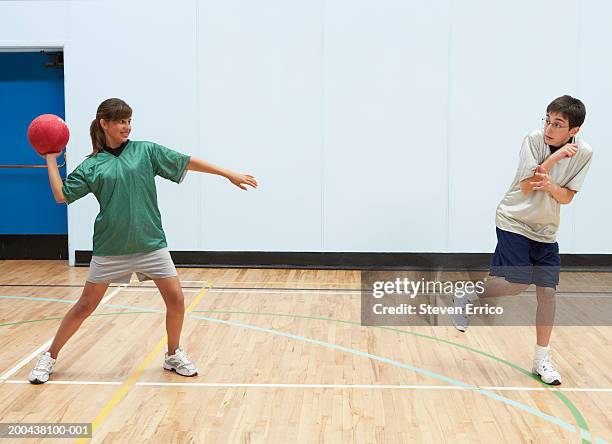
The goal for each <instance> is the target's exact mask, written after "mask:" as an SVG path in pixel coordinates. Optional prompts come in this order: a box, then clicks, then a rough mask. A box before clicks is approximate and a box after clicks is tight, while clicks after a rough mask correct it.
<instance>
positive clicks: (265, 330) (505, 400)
mask: <svg viewBox="0 0 612 444" xmlns="http://www.w3.org/2000/svg"><path fill="white" fill-rule="evenodd" d="M190 317H191V318H194V319H201V320H205V321H209V322H215V323H218V324H225V325H229V326H233V327H240V328H244V329H248V330H254V331H259V332H262V333H269V334H273V335H277V336H283V337H286V338H289V339H295V340H298V341H302V342H307V343H310V344H314V345H320V346H322V347H326V348H329V349H332V350H339V351H343V352H345V353H350V354H354V355H357V356H363V357H366V358H369V359H373V360H375V361H379V362H383V363H385V364H390V365H393V366H395V367H400V368H404V369H407V370H411V371H413V372H415V373H419V374H422V375H425V376H428V377H430V378H433V379H437V380H439V381H444V382H447V383H449V384H452V385H455V386H458V387H463V388H466V389H471V390H472V391H474V392H476V393H480V394H482V395H484V396H487V397H489V398H492V399H495V400H497V401H501V402H503V403H504V404H507V405H510V406H513V407H516V408H518V409H520V410H523V411H526V412H528V413H531V414H532V415H535V416H537V417H539V418H541V419H544V420H546V421H548V422H550V423H553V424H555V425H557V426H559V427H561V428H562V429H565V430H567V431H570V432H572V433H576V432H579V433H580V434H581V436H582V437H583V438H584V439H588V440H590V439H591V435H590V433H589V432H588V431H586V430H584V429H581V428H580V429H578V430H577V428H576V426H574V425H573V424H570V423H568V422H565V421H563V420H561V419H559V418H557V417H555V416H552V415H549V414H547V413H544V412H541V411H540V410H537V409H535V408H533V407H530V406H528V405H525V404H522V403H520V402H517V401H513V400H512V399H509V398H506V397H504V396H501V395H498V394H496V393H493V392H491V391H489V390H485V389H481V388H479V387H476V386H474V385H470V384H467V383H465V382H462V381H459V380H457V379H454V378H450V377H448V376H444V375H440V374H438V373H434V372H432V371H429V370H426V369H422V368H420V367H415V366H413V365H410V364H404V363H402V362H398V361H394V360H392V359H389V358H385V357H382V356H378V355H373V354H371V353H367V352H364V351H361V350H356V349H353V348H348V347H344V346H341V345H337V344H332V343H330V342H324V341H319V340H317V339H312V338H308V337H305V336H300V335H294V334H292V333H286V332H282V331H278V330H274V329H270V328H264V327H258V326H256V325H251V324H244V323H241V322H235V321H226V320H223V319H215V318H210V317H208V316H197V315H190Z"/></svg>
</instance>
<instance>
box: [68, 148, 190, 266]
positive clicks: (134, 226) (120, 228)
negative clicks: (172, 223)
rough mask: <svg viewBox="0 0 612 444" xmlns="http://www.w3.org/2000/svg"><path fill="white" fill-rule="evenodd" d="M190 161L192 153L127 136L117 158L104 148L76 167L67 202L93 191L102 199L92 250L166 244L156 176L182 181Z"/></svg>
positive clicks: (117, 251)
mask: <svg viewBox="0 0 612 444" xmlns="http://www.w3.org/2000/svg"><path fill="white" fill-rule="evenodd" d="M188 163H189V156H187V155H185V154H181V153H177V152H176V151H172V150H170V149H168V148H166V147H163V146H161V145H158V144H156V143H153V142H140V141H129V142H128V144H127V145H126V146H125V148H124V149H123V152H122V153H121V155H120V156H118V157H115V156H114V155H112V154H111V153H108V152H106V151H101V152H99V153H98V154H97V155H96V156H92V157H89V158H87V159H85V160H84V161H83V162H82V163H81V164H80V165H79V166H78V167H76V169H75V170H74V171H73V172H72V173H70V174H69V175H68V177H67V178H66V181H65V182H64V187H63V188H62V191H63V192H64V197H65V199H66V203H68V204H71V203H72V202H74V201H76V200H77V199H80V198H81V197H83V196H86V195H87V194H89V193H90V192H91V193H93V194H94V196H96V199H97V200H98V203H99V204H100V213H99V214H98V216H97V217H96V222H95V225H94V236H93V254H94V255H96V256H118V255H125V254H135V253H147V252H149V251H154V250H158V249H160V248H165V247H167V246H168V245H167V243H166V235H165V234H164V230H163V228H162V220H161V214H160V212H159V208H158V206H157V189H156V187H155V176H161V177H163V178H165V179H168V180H171V181H173V182H176V183H180V182H181V181H182V180H183V178H184V176H185V174H186V168H187V164H188Z"/></svg>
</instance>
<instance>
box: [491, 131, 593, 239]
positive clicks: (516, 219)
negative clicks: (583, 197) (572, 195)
mask: <svg viewBox="0 0 612 444" xmlns="http://www.w3.org/2000/svg"><path fill="white" fill-rule="evenodd" d="M575 143H576V144H577V145H578V152H577V153H576V154H575V155H574V156H573V157H571V158H570V157H565V158H563V159H561V160H560V161H558V162H557V163H556V164H555V165H554V166H553V167H552V169H551V171H550V178H551V180H552V181H553V182H555V183H556V184H557V185H559V186H561V187H564V188H569V189H570V190H574V191H580V189H581V188H582V183H583V182H584V179H585V177H586V174H587V171H588V170H589V166H590V164H591V157H592V156H593V150H592V149H591V147H590V145H589V144H588V143H586V142H585V141H584V140H582V139H576V141H575ZM550 155H551V152H550V148H549V146H548V145H547V144H546V142H545V141H544V131H543V130H541V129H540V130H535V131H532V132H531V133H529V134H528V135H527V136H526V137H525V139H524V140H523V146H522V147H521V152H520V155H519V157H520V159H519V166H518V170H517V172H516V176H515V177H514V181H513V182H512V185H510V189H509V190H508V191H507V192H506V195H505V196H504V198H503V199H502V201H501V202H500V203H499V205H498V206H497V214H496V218H495V224H496V225H497V227H498V228H500V229H502V230H505V231H510V232H512V233H518V234H521V235H523V236H525V237H527V238H529V239H532V240H535V241H539V242H547V243H553V242H555V240H556V236H557V230H558V229H559V222H560V221H559V215H560V204H559V202H557V201H556V200H555V198H554V197H553V196H552V195H551V194H550V193H549V192H547V191H534V192H532V193H529V195H527V196H525V195H524V194H523V192H522V191H521V186H520V182H521V181H522V180H524V179H527V178H528V177H531V176H533V175H534V173H535V169H536V166H537V165H539V164H541V163H543V162H544V161H545V160H546V158H547V157H548V156H550Z"/></svg>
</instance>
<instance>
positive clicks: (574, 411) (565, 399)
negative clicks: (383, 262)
mask: <svg viewBox="0 0 612 444" xmlns="http://www.w3.org/2000/svg"><path fill="white" fill-rule="evenodd" d="M193 312H194V313H218V314H247V315H264V316H284V317H291V318H303V319H313V320H319V321H328V322H334V323H338V324H349V325H355V326H361V324H360V323H359V322H354V321H345V320H341V319H334V318H326V317H319V316H305V315H294V314H291V313H270V312H268V313H265V312H249V311H227V310H194V311H193ZM368 327H369V328H379V329H381V330H389V331H394V332H398V333H402V334H407V335H412V336H417V337H420V338H423V339H429V340H432V341H436V342H441V343H444V344H448V345H453V346H455V347H459V348H463V349H465V350H468V351H471V352H474V353H478V354H479V355H482V356H485V357H487V358H490V359H493V360H494V361H497V362H499V363H500V364H504V365H507V366H509V367H512V368H513V369H515V370H517V371H519V372H520V373H522V374H524V375H525V376H528V377H529V378H531V379H532V380H534V381H536V382H537V383H538V384H540V385H542V386H543V387H545V388H550V386H549V385H547V384H544V383H543V382H542V381H541V380H540V379H539V378H538V377H537V376H535V375H534V374H533V373H531V372H530V371H529V370H527V369H524V368H522V367H520V366H519V365H517V364H514V363H513V362H510V361H507V360H505V359H503V358H499V357H497V356H495V355H492V354H490V353H487V352H485V351H482V350H479V349H477V348H473V347H470V346H469V345H464V344H461V343H459V342H454V341H449V340H448V339H442V338H436V337H435V336H429V335H426V334H423V333H417V332H412V331H408V330H402V329H399V328H393V327H386V326H368ZM548 391H550V392H552V393H553V394H554V395H555V396H556V397H557V398H558V399H559V400H560V401H561V402H563V404H565V406H566V407H567V408H568V410H569V411H570V412H571V414H572V416H573V417H574V419H575V420H576V423H577V425H578V426H579V427H580V428H582V429H584V430H587V431H588V430H589V426H588V424H587V422H586V419H585V418H584V416H582V413H581V412H580V410H578V408H577V407H576V406H575V405H574V404H573V403H572V402H571V401H570V400H569V398H568V397H567V396H565V394H564V393H563V392H560V391H557V390H548ZM583 442H584V441H583Z"/></svg>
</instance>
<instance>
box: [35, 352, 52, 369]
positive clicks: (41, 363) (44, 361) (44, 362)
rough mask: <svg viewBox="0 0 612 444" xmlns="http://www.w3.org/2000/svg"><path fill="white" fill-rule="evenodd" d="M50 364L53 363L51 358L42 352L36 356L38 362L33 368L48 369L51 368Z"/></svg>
mask: <svg viewBox="0 0 612 444" xmlns="http://www.w3.org/2000/svg"><path fill="white" fill-rule="evenodd" d="M51 365H53V358H51V356H49V355H47V354H44V355H41V356H40V358H38V362H37V363H36V367H34V368H35V369H36V370H49V369H51Z"/></svg>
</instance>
